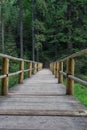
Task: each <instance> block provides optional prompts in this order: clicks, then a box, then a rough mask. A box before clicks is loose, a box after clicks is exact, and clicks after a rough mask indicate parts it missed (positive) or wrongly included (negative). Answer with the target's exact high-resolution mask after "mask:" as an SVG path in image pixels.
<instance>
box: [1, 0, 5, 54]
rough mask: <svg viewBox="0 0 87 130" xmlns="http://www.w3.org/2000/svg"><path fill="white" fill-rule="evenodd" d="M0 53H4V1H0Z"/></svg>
mask: <svg viewBox="0 0 87 130" xmlns="http://www.w3.org/2000/svg"><path fill="white" fill-rule="evenodd" d="M1 26H2V53H5V45H4V42H5V39H4V0H1Z"/></svg>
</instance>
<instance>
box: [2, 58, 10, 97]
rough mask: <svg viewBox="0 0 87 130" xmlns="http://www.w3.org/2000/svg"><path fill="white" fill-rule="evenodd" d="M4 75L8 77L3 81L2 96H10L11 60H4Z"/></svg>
mask: <svg viewBox="0 0 87 130" xmlns="http://www.w3.org/2000/svg"><path fill="white" fill-rule="evenodd" d="M2 73H3V75H6V77H5V78H3V79H2V88H1V91H2V92H1V94H2V95H8V73H9V59H8V58H3V65H2Z"/></svg>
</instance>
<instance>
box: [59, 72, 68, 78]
mask: <svg viewBox="0 0 87 130" xmlns="http://www.w3.org/2000/svg"><path fill="white" fill-rule="evenodd" d="M59 73H61V74H62V75H63V76H65V77H67V76H68V75H67V74H66V73H65V72H63V71H59Z"/></svg>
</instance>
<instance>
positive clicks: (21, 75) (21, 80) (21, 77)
mask: <svg viewBox="0 0 87 130" xmlns="http://www.w3.org/2000/svg"><path fill="white" fill-rule="evenodd" d="M19 68H20V71H22V72H21V73H20V74H19V84H22V83H23V80H24V61H23V60H22V61H20V66H19Z"/></svg>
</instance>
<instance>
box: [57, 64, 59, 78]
mask: <svg viewBox="0 0 87 130" xmlns="http://www.w3.org/2000/svg"><path fill="white" fill-rule="evenodd" d="M58 77H59V62H57V78H58Z"/></svg>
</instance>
